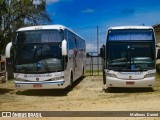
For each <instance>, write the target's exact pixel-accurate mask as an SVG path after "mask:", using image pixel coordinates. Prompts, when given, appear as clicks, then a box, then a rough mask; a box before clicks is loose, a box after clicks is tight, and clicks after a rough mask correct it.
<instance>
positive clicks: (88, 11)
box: [81, 9, 95, 13]
mask: <svg viewBox="0 0 160 120" xmlns="http://www.w3.org/2000/svg"><path fill="white" fill-rule="evenodd" d="M81 12H82V13H94V12H95V10H93V9H85V10H82V11H81Z"/></svg>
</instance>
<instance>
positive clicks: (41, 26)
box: [17, 25, 68, 31]
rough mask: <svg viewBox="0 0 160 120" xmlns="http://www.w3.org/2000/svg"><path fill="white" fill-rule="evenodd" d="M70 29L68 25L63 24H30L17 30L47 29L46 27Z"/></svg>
mask: <svg viewBox="0 0 160 120" xmlns="http://www.w3.org/2000/svg"><path fill="white" fill-rule="evenodd" d="M65 28H66V29H68V28H67V27H65V26H63V25H40V26H29V27H23V28H19V29H18V30H17V31H27V30H45V29H58V30H59V29H63V30H64V29H65Z"/></svg>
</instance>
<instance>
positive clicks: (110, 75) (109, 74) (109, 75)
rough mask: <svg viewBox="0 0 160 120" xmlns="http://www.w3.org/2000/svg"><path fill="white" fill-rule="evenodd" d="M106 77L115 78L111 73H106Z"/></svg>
mask: <svg viewBox="0 0 160 120" xmlns="http://www.w3.org/2000/svg"><path fill="white" fill-rule="evenodd" d="M106 76H108V77H114V78H117V76H116V75H115V74H112V73H106Z"/></svg>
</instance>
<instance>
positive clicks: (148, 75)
mask: <svg viewBox="0 0 160 120" xmlns="http://www.w3.org/2000/svg"><path fill="white" fill-rule="evenodd" d="M154 76H155V73H151V74H147V75H145V76H144V78H150V77H154Z"/></svg>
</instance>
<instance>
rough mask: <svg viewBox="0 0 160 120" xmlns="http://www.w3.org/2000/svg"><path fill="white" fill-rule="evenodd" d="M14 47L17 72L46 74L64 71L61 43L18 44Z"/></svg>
mask: <svg viewBox="0 0 160 120" xmlns="http://www.w3.org/2000/svg"><path fill="white" fill-rule="evenodd" d="M14 47H15V56H14V63H15V64H14V68H15V72H22V73H23V72H25V73H44V72H53V71H61V70H62V69H63V67H62V55H61V48H60V47H61V46H60V43H52V44H48V43H45V44H16V45H14Z"/></svg>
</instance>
